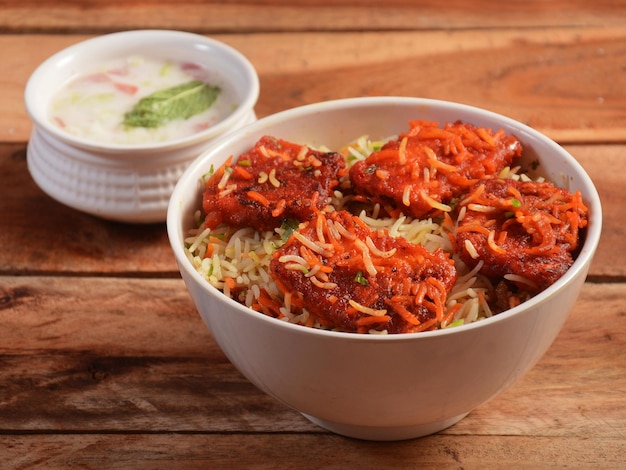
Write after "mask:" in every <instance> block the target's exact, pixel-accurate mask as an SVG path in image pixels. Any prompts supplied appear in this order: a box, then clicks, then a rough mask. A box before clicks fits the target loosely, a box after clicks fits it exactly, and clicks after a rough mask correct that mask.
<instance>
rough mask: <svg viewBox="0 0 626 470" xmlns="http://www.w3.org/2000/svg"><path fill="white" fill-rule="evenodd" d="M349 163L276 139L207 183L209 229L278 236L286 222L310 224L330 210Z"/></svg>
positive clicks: (260, 143)
mask: <svg viewBox="0 0 626 470" xmlns="http://www.w3.org/2000/svg"><path fill="white" fill-rule="evenodd" d="M344 168H345V160H344V158H343V156H341V155H340V154H338V153H334V152H330V153H325V152H320V151H317V150H314V149H311V148H309V147H307V146H304V145H298V144H294V143H290V142H287V141H285V140H281V139H276V138H273V137H270V136H265V137H262V138H261V139H260V140H259V141H258V142H257V143H256V144H255V146H254V147H253V148H252V149H251V150H250V151H248V152H247V153H244V154H242V155H241V156H240V157H239V158H238V159H237V161H235V162H232V161H231V160H229V161H227V162H226V163H225V164H224V165H222V166H221V167H220V168H219V169H218V170H217V171H216V172H215V173H214V174H213V175H212V176H211V178H210V179H209V180H208V181H207V183H206V187H205V191H204V195H203V202H202V207H203V209H204V212H205V214H206V219H205V224H206V226H207V227H209V228H215V227H216V226H217V225H219V224H220V223H222V222H224V223H226V224H229V225H232V226H235V227H253V228H255V229H257V230H272V229H274V228H276V227H279V226H280V225H281V223H282V222H283V221H284V220H285V219H297V220H299V221H305V220H308V219H310V218H311V217H312V216H313V213H314V211H315V210H318V209H321V208H322V207H324V206H326V205H327V204H328V202H329V199H330V197H331V195H332V191H333V189H334V188H335V187H336V186H337V185H338V184H339V180H338V179H339V177H340V176H339V175H340V173H341V171H343V170H344Z"/></svg>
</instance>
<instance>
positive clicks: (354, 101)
mask: <svg viewBox="0 0 626 470" xmlns="http://www.w3.org/2000/svg"><path fill="white" fill-rule="evenodd" d="M399 103H402V104H404V105H408V106H415V107H419V106H431V107H439V108H454V109H458V110H465V111H467V112H473V113H480V114H483V115H485V116H487V117H490V118H492V119H497V120H498V121H500V122H502V123H506V124H508V125H512V126H514V127H517V128H518V129H520V131H521V132H523V133H525V134H528V135H530V136H532V137H534V138H536V139H539V140H540V141H542V142H543V143H545V144H546V145H548V146H549V147H551V148H552V149H553V150H554V151H555V152H556V153H557V154H559V155H560V156H561V157H563V158H565V159H566V160H567V161H568V163H569V164H570V165H571V166H572V167H573V168H574V169H575V171H576V172H577V174H578V176H580V179H581V182H582V184H583V185H584V186H585V189H586V191H587V192H588V195H589V198H588V200H586V201H585V204H586V205H587V207H588V209H589V213H590V216H589V220H590V224H589V226H588V227H587V231H586V236H585V239H584V242H583V244H582V245H581V247H580V252H579V254H578V256H577V257H576V259H575V260H574V263H573V265H572V266H571V267H570V268H569V269H568V270H567V271H566V273H565V274H564V275H563V276H562V277H561V278H559V279H558V280H557V281H556V282H555V283H554V284H552V285H550V286H549V287H548V288H546V289H544V290H543V291H542V292H540V293H539V294H537V295H535V296H534V297H532V298H530V299H529V300H527V301H525V302H523V303H521V304H520V305H518V306H516V307H514V308H511V309H508V310H505V311H504V312H502V313H499V314H497V315H494V316H492V317H489V318H485V319H482V320H480V321H476V322H472V323H469V324H464V325H460V326H458V327H452V328H446V329H443V330H441V329H440V330H433V331H422V332H419V333H394V334H388V335H368V334H357V333H347V332H339V331H329V330H322V329H318V328H311V327H304V326H302V325H297V324H292V323H289V322H286V321H283V320H278V319H276V318H272V317H270V316H268V315H265V314H263V313H261V312H257V311H255V310H252V309H251V308H249V307H246V306H244V305H242V304H240V303H239V302H237V301H235V300H233V299H231V298H229V297H227V296H225V295H224V294H223V293H222V292H220V291H219V290H218V289H217V288H215V287H213V286H212V285H210V284H209V283H208V282H207V281H206V280H205V279H204V278H203V277H202V276H201V275H200V273H198V271H197V270H196V269H194V267H193V266H192V265H191V262H190V261H189V259H188V258H187V256H186V255H185V252H184V241H183V239H184V233H183V227H182V220H183V216H184V214H183V211H182V207H181V205H182V201H183V198H182V196H183V194H184V193H185V192H186V191H189V189H190V187H191V184H192V183H194V182H195V183H197V181H194V180H192V179H191V178H192V177H193V175H194V174H195V173H196V172H197V171H199V170H200V169H201V168H203V167H204V168H208V166H209V165H207V164H206V161H207V160H208V159H210V157H211V155H212V154H213V153H214V152H218V151H220V149H222V148H223V147H227V146H228V145H229V144H231V143H232V142H235V141H237V140H238V139H239V138H240V135H241V134H242V133H246V132H250V131H252V130H255V129H257V128H259V129H260V128H262V127H268V126H271V125H272V124H274V123H278V122H281V121H284V120H288V119H290V118H294V117H297V116H302V115H306V114H309V113H313V112H315V113H320V112H324V111H331V110H337V109H340V108H345V107H350V108H359V107H371V106H372V105H380V106H383V105H386V106H391V105H398V104H399ZM591 221H593V222H592V223H591ZM166 228H167V233H168V238H169V241H170V244H171V247H172V250H173V252H174V255H175V258H176V260H177V263H178V266H179V269H180V270H181V271H182V270H184V271H185V273H186V274H187V275H190V276H191V279H192V280H193V282H195V283H196V284H197V285H198V286H200V287H201V288H202V289H203V290H204V291H206V292H207V293H208V294H210V295H211V296H212V297H215V298H216V299H218V298H219V299H220V301H223V302H225V303H226V304H227V305H229V306H230V307H231V308H234V309H235V310H237V311H238V312H240V313H242V314H244V315H250V316H253V317H254V318H256V319H257V320H258V321H266V322H269V323H271V324H273V325H275V326H276V328H285V329H288V330H291V331H292V332H294V333H296V334H305V335H319V336H322V337H328V338H338V339H343V340H346V339H348V340H351V341H394V342H397V341H408V340H416V339H417V338H424V339H426V338H433V337H438V336H448V335H454V334H464V333H466V332H470V331H472V330H475V329H477V328H484V327H486V326H488V325H491V324H494V323H498V322H502V321H506V320H507V319H508V318H510V317H513V316H516V315H519V314H521V313H523V312H524V311H525V310H529V309H531V308H533V307H534V306H536V305H538V304H540V303H544V302H546V301H547V300H548V299H550V298H551V297H553V296H554V295H556V294H557V293H558V292H559V291H560V290H561V289H563V288H565V287H566V286H567V285H568V284H571V283H572V282H573V281H574V279H575V278H576V277H577V276H578V275H579V274H580V271H583V270H587V269H588V268H589V265H590V264H591V261H592V259H593V256H594V254H595V251H596V248H597V246H598V243H599V240H600V235H601V229H602V207H601V201H600V197H599V195H598V192H597V189H596V188H595V185H594V184H593V182H592V180H591V178H590V177H589V175H588V174H587V172H586V171H585V169H584V168H583V167H582V165H581V164H580V163H579V162H578V161H577V160H576V158H574V156H573V155H571V154H570V153H569V152H567V151H566V150H565V149H564V148H563V147H561V146H560V145H559V144H557V143H556V142H555V141H553V140H552V139H550V138H549V137H547V136H546V135H544V134H542V133H541V132H539V131H537V130H535V129H533V128H531V127H530V126H528V125H526V124H524V123H522V122H520V121H517V120H514V119H512V118H510V117H508V116H505V115H502V114H499V113H496V112H493V111H489V110H485V109H483V108H479V107H476V106H472V105H467V104H462V103H456V102H452V101H446V100H438V99H431V98H419V97H407V96H367V97H355V98H341V99H335V100H328V101H322V102H317V103H312V104H306V105H303V106H298V107H295V108H290V109H287V110H283V111H279V112H277V113H275V114H271V115H268V116H265V117H262V118H260V119H258V120H257V121H255V122H253V123H251V124H248V125H246V126H244V127H242V128H240V129H238V130H237V131H235V132H233V133H229V134H227V135H225V136H222V137H220V138H218V139H216V140H215V141H214V142H212V144H211V145H210V146H209V147H208V148H207V149H206V150H205V151H204V152H203V153H202V154H201V155H200V156H199V157H198V158H196V160H194V161H193V162H192V163H191V165H190V166H189V167H188V168H187V169H186V170H185V172H184V173H183V175H182V176H181V178H180V179H179V180H178V182H177V184H176V186H175V187H174V190H173V192H172V195H171V198H170V201H169V204H168V210H167V217H166ZM585 274H586V273H585Z"/></svg>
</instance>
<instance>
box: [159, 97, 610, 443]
mask: <svg viewBox="0 0 626 470" xmlns="http://www.w3.org/2000/svg"><path fill="white" fill-rule="evenodd" d="M601 225H602V213H601V206H600V201H599V198H598V194H597V192H596V189H595V187H594V185H593V183H592V181H591V180H590V178H589V176H588V175H587V174H586V172H585V171H584V169H583V168H582V167H581V166H580V164H579V163H578V162H577V161H576V159H575V158H574V157H573V156H572V155H570V154H569V153H568V152H567V151H565V150H564V149H563V148H562V147H561V146H559V145H558V144H556V143H555V142H553V141H552V140H550V139H549V138H548V137H546V136H545V135H543V134H541V133H539V132H537V131H536V130H534V129H532V128H530V127H528V126H526V125H524V124H522V123H520V122H518V121H515V120H513V119H510V118H508V117H505V116H502V115H499V114H496V113H493V112H490V111H486V110H483V109H479V108H475V107H471V106H467V105H462V104H457V103H450V102H444V101H436V100H428V99H420V98H409V97H367V98H352V99H345V100H337V101H329V102H323V103H316V104H311V105H307V106H303V107H300V108H295V109H291V110H286V111H283V112H281V113H278V114H275V115H272V116H268V117H265V118H263V119H260V120H259V121H257V122H255V123H252V124H250V125H248V126H246V127H244V128H242V129H240V130H238V131H236V132H234V133H232V134H230V135H228V136H225V137H223V138H221V139H219V140H217V141H216V142H214V143H213V144H212V145H211V147H210V148H209V149H208V150H207V151H205V152H204V153H203V154H202V155H201V156H200V157H199V158H198V159H197V160H195V161H194V162H193V163H192V164H191V165H190V167H189V168H188V169H187V170H186V172H185V174H184V175H183V176H182V177H181V179H180V181H179V182H178V184H177V185H176V188H175V189H174V192H173V194H172V198H171V200H170V205H169V209H168V217H167V229H168V234H169V238H170V243H171V245H172V249H173V251H174V254H175V256H176V260H177V262H178V266H179V268H180V272H181V274H182V277H183V279H184V282H185V284H186V286H187V288H188V290H189V292H190V295H191V298H192V299H193V301H194V303H195V306H196V307H197V309H198V311H199V313H200V315H201V317H202V319H203V320H204V322H205V324H206V325H207V327H208V329H209V330H210V333H211V336H212V338H213V339H214V340H215V341H216V342H217V343H218V344H219V346H220V347H221V348H222V350H223V351H224V353H225V354H226V355H227V357H228V358H229V359H230V361H231V362H232V363H233V364H234V366H235V367H237V368H238V369H239V370H240V371H241V372H242V373H243V374H244V375H245V376H246V377H247V378H248V379H249V380H250V381H251V382H252V383H253V384H255V385H256V386H257V387H258V388H259V389H261V390H262V391H264V392H266V393H267V394H269V395H271V396H272V397H274V398H276V399H277V400H279V401H280V402H281V403H284V404H285V405H286V406H288V407H291V408H293V409H295V410H297V411H299V412H300V413H302V415H303V416H305V417H306V418H307V419H309V420H311V421H312V422H314V423H316V424H318V425H320V426H321V427H323V428H325V429H328V430H331V431H333V432H336V433H338V434H342V435H345V436H350V437H355V438H361V439H370V440H397V439H409V438H415V437H420V436H424V435H427V434H431V433H434V432H437V431H440V430H442V429H445V428H447V427H449V426H451V425H453V424H455V423H456V422H458V421H459V420H461V419H462V418H463V417H465V416H466V415H467V414H468V413H470V412H471V411H472V410H474V409H475V408H476V407H479V406H481V405H484V404H485V403H487V402H488V401H489V400H491V399H492V398H494V397H495V396H497V395H498V394H500V393H501V392H503V391H504V390H506V389H507V388H508V387H510V386H511V385H512V384H514V383H515V382H516V381H517V380H518V379H519V378H520V377H522V376H523V375H524V374H525V373H526V372H527V371H528V370H530V369H531V368H532V367H533V366H534V365H535V364H536V362H537V361H538V360H539V359H540V358H541V357H542V356H543V354H544V353H545V352H546V350H547V349H548V348H549V347H550V345H551V344H552V342H553V340H554V339H555V338H556V336H557V334H558V333H559V331H560V329H561V327H562V325H563V324H564V322H565V321H566V319H567V317H568V314H569V313H570V311H571V310H572V308H573V307H574V305H575V302H576V298H577V295H578V293H579V291H580V289H581V286H582V285H583V283H584V281H585V277H586V274H587V272H588V269H589V265H590V263H591V260H592V258H593V254H594V252H595V250H596V247H597V244H598V241H599V238H600V231H601Z"/></svg>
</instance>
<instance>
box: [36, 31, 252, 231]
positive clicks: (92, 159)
mask: <svg viewBox="0 0 626 470" xmlns="http://www.w3.org/2000/svg"><path fill="white" fill-rule="evenodd" d="M131 55H143V56H147V57H154V58H157V59H166V60H167V59H169V60H179V61H189V62H194V63H197V64H199V65H201V66H203V67H204V68H206V69H207V70H209V71H213V72H216V73H219V75H221V76H222V77H224V78H226V79H227V80H228V82H229V86H230V87H232V88H233V89H234V93H235V94H236V96H237V97H238V103H239V104H238V106H237V107H236V109H235V110H234V111H233V112H232V113H231V114H230V115H228V116H227V117H225V118H224V119H223V120H221V121H220V122H218V123H216V124H215V125H213V126H212V127H210V128H208V129H206V130H204V131H202V132H198V133H196V134H193V135H191V136H189V137H185V138H180V139H177V140H169V141H166V142H162V143H152V144H141V145H135V144H112V143H102V142H97V141H94V140H89V139H87V138H83V137H76V136H73V135H70V134H69V133H67V132H65V131H64V130H62V129H60V128H59V127H58V126H56V125H53V123H52V121H51V120H50V117H49V106H50V102H51V100H52V98H53V97H54V95H55V93H57V92H58V90H59V89H60V88H61V87H62V86H63V85H64V84H66V83H67V82H68V81H70V80H71V79H73V78H75V77H77V76H79V75H81V74H84V73H87V72H89V71H92V70H93V69H94V68H95V67H96V66H98V65H99V64H103V63H107V62H110V61H113V60H119V59H124V58H125V57H128V56H131ZM258 96H259V80H258V76H257V73H256V71H255V69H254V67H253V66H252V64H251V63H250V62H249V61H248V60H247V59H246V58H245V57H244V56H243V55H242V54H241V53H239V52H238V51H237V50H235V49H233V48H232V47H230V46H228V45H226V44H223V43H221V42H219V41H216V40H213V39H210V38H207V37H204V36H200V35H196V34H191V33H186V32H179V31H167V30H140V31H128V32H121V33H114V34H109V35H104V36H99V37H96V38H93V39H89V40H86V41H83V42H80V43H78V44H75V45H73V46H70V47H68V48H66V49H64V50H62V51H60V52H58V53H56V54H54V55H53V56H52V57H50V58H48V59H47V60H46V61H45V62H43V63H42V64H41V65H40V66H39V67H38V68H37V69H36V70H35V71H34V73H33V74H32V75H31V77H30V79H29V80H28V83H27V85H26V90H25V104H26V109H27V111H28V113H29V115H30V117H31V119H32V121H33V124H34V126H33V131H32V134H31V137H30V141H29V144H28V152H27V155H28V168H29V171H30V172H31V175H32V177H33V179H34V180H35V182H36V183H37V184H38V185H39V186H40V187H41V189H42V190H43V191H45V192H46V193H47V194H48V195H50V196H51V197H53V198H54V199H56V200H58V201H60V202H62V203H64V204H66V205H68V206H70V207H73V208H75V209H78V210H81V211H84V212H87V213H90V214H93V215H96V216H100V217H103V218H107V219H113V220H119V221H123V222H140V223H144V222H145V223H148V222H160V221H164V220H165V216H166V212H167V203H168V201H169V197H170V195H171V193H172V190H173V189H174V185H175V184H176V182H177V181H178V178H180V176H181V175H182V173H183V171H184V170H185V169H186V167H187V166H188V165H189V163H190V162H191V161H192V160H193V159H195V158H196V157H197V156H198V155H199V154H200V153H201V152H202V151H203V150H204V149H205V148H206V147H207V146H208V144H209V142H211V141H212V140H213V139H215V138H216V137H218V136H221V135H224V134H225V133H227V132H229V131H232V130H234V129H237V128H239V127H242V126H243V125H245V124H248V123H250V122H252V121H254V120H256V116H255V113H254V106H255V104H256V101H257V99H258Z"/></svg>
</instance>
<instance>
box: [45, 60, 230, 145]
mask: <svg viewBox="0 0 626 470" xmlns="http://www.w3.org/2000/svg"><path fill="white" fill-rule="evenodd" d="M192 80H201V81H203V82H206V83H208V84H210V85H211V86H215V87H218V88H219V89H220V93H219V94H218V96H217V99H216V100H215V102H213V104H212V105H211V106H210V107H209V108H208V109H207V110H205V111H203V112H201V113H199V114H196V115H194V116H191V117H189V118H188V119H182V118H179V119H174V120H171V121H168V122H167V123H164V124H163V125H161V126H159V127H152V128H146V127H129V126H126V125H124V124H123V121H124V116H125V115H126V113H128V112H130V111H131V110H132V109H133V108H134V107H135V105H136V104H137V103H138V102H139V100H141V99H142V98H144V97H146V96H148V95H151V94H152V93H154V92H157V91H162V90H165V89H168V88H171V87H174V86H176V85H181V84H184V83H187V82H190V81H192ZM237 105H238V99H237V96H236V93H235V90H233V89H232V88H231V87H229V84H228V82H227V81H226V80H225V79H224V78H223V77H221V76H220V75H219V74H218V73H217V72H215V71H212V70H208V69H206V68H203V67H201V66H200V65H198V64H195V63H190V62H177V61H175V60H163V59H157V58H152V57H144V56H131V57H127V58H122V59H119V60H116V61H113V62H109V63H105V64H103V65H102V66H101V67H99V68H98V69H96V70H91V71H89V72H87V73H85V74H82V75H80V76H78V77H76V78H73V79H72V80H71V81H69V82H68V83H67V84H66V85H65V86H63V87H62V88H61V89H60V90H59V91H58V92H57V93H56V95H55V96H54V97H53V99H52V103H51V106H50V110H49V117H50V120H51V121H52V122H53V123H54V124H55V125H57V126H58V127H60V128H61V129H63V130H64V131H65V132H67V133H70V134H72V135H75V136H77V137H81V138H84V139H88V140H92V141H96V142H105V143H109V144H110V143H113V144H121V145H140V144H146V143H158V142H163V141H169V140H176V139H180V138H183V137H187V136H190V135H192V134H195V133H197V132H201V131H203V130H205V129H208V128H209V127H211V126H213V125H214V124H216V123H218V122H219V121H221V120H222V119H224V118H225V117H226V116H228V115H229V114H230V113H231V112H232V111H233V110H234V109H235V108H236V107H237Z"/></svg>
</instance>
